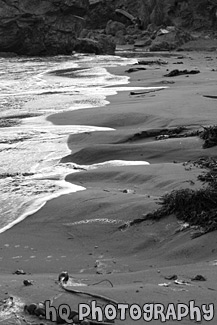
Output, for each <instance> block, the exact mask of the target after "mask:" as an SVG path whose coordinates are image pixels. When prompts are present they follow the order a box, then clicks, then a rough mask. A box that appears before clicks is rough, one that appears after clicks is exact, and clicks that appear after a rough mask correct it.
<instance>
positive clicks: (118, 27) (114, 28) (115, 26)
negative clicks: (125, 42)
mask: <svg viewBox="0 0 217 325" xmlns="http://www.w3.org/2000/svg"><path fill="white" fill-rule="evenodd" d="M105 31H106V34H107V35H112V36H116V34H117V33H118V32H120V31H122V32H123V34H125V33H126V28H125V25H124V24H122V23H120V22H118V21H112V20H109V21H108V23H107V25H106V29H105Z"/></svg>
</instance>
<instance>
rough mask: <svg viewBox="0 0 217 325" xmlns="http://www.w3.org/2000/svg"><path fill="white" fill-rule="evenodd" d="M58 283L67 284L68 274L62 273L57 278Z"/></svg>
mask: <svg viewBox="0 0 217 325" xmlns="http://www.w3.org/2000/svg"><path fill="white" fill-rule="evenodd" d="M58 281H59V282H61V281H62V282H63V283H67V282H68V281H69V274H68V272H67V271H62V272H61V273H60V274H59V277H58Z"/></svg>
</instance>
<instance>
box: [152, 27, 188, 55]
mask: <svg viewBox="0 0 217 325" xmlns="http://www.w3.org/2000/svg"><path fill="white" fill-rule="evenodd" d="M190 40H192V36H191V35H190V34H189V33H187V32H185V31H183V30H180V29H177V28H174V29H171V28H170V29H169V30H167V29H165V30H162V29H161V30H159V32H158V33H157V36H156V37H155V39H154V40H153V42H152V44H151V46H150V51H171V50H175V49H176V48H178V47H179V46H181V45H183V44H184V43H186V42H188V41H190Z"/></svg>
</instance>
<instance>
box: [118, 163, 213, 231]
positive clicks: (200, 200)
mask: <svg viewBox="0 0 217 325" xmlns="http://www.w3.org/2000/svg"><path fill="white" fill-rule="evenodd" d="M193 164H194V165H198V166H200V167H205V168H208V169H209V172H207V173H206V174H205V175H200V176H199V177H198V178H199V179H200V178H201V180H204V181H205V182H206V183H207V184H206V186H204V187H202V188H201V189H197V190H193V189H189V188H186V189H179V190H173V191H172V192H170V193H167V194H165V195H163V196H162V197H161V198H160V201H159V202H158V204H160V205H161V207H160V208H159V209H156V210H155V211H153V212H151V213H148V214H146V215H144V216H143V217H141V218H139V219H134V220H132V221H130V222H128V223H127V224H124V225H122V226H120V227H119V229H121V230H122V229H125V228H127V227H129V226H132V225H134V224H139V223H141V222H144V221H146V220H150V219H152V220H156V221H158V220H160V219H161V218H164V217H167V216H170V215H172V214H173V215H175V216H176V217H177V218H178V219H179V220H181V221H183V222H187V223H188V224H189V225H190V226H196V227H198V228H200V229H202V231H201V232H200V235H202V234H204V233H208V232H211V231H214V230H217V161H216V160H215V159H214V158H211V157H208V158H201V159H199V160H197V161H195V162H193Z"/></svg>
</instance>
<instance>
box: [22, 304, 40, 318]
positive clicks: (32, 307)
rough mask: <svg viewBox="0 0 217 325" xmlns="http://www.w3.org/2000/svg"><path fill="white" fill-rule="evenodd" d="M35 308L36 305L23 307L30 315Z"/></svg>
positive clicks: (33, 312)
mask: <svg viewBox="0 0 217 325" xmlns="http://www.w3.org/2000/svg"><path fill="white" fill-rule="evenodd" d="M36 308H37V305H36V304H34V303H32V304H30V305H25V306H24V311H25V312H28V313H29V314H30V315H34V314H35V310H36Z"/></svg>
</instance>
